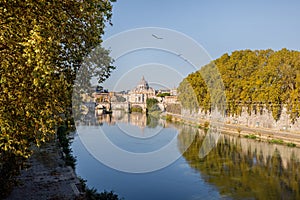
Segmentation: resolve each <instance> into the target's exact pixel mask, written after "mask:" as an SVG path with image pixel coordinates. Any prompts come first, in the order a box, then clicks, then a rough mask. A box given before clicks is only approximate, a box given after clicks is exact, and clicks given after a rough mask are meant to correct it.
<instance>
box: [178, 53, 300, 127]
mask: <svg viewBox="0 0 300 200" xmlns="http://www.w3.org/2000/svg"><path fill="white" fill-rule="evenodd" d="M213 66H216V68H217V69H218V70H217V71H218V72H219V73H214V71H215V69H214V67H213ZM219 74H220V76H219ZM218 79H220V80H222V81H223V84H224V85H222V84H221V82H220V81H219V82H218V81H217V80H218ZM222 91H225V94H226V105H224V106H226V114H227V115H239V114H241V111H242V108H247V110H248V112H249V114H251V112H255V113H262V111H263V108H267V109H268V110H269V111H271V112H272V115H273V117H274V119H275V120H278V119H279V118H280V115H281V111H282V108H283V106H285V107H286V108H287V110H288V112H289V114H290V118H291V121H292V122H294V121H295V120H296V119H297V118H298V117H299V114H300V113H299V112H300V52H298V51H291V50H287V49H282V50H280V51H273V50H271V49H268V50H255V51H251V50H241V51H234V52H232V54H231V55H228V54H227V53H226V54H224V55H223V56H221V57H220V58H218V59H216V60H214V61H213V62H212V63H210V64H208V65H206V66H203V67H202V68H201V69H200V70H199V71H197V72H195V73H192V74H190V75H188V76H187V77H186V78H185V79H184V80H183V81H182V82H181V83H180V85H179V87H178V94H179V96H178V99H179V100H180V101H181V104H182V106H183V107H184V108H189V109H199V108H200V109H202V110H204V111H206V112H207V111H210V110H211V105H214V104H215V105H218V106H221V107H222V106H223V105H222V104H223V102H225V99H224V96H223V94H222Z"/></svg>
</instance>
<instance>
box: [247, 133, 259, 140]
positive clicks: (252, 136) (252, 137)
mask: <svg viewBox="0 0 300 200" xmlns="http://www.w3.org/2000/svg"><path fill="white" fill-rule="evenodd" d="M245 138H249V139H256V138H257V136H256V135H254V134H249V135H245Z"/></svg>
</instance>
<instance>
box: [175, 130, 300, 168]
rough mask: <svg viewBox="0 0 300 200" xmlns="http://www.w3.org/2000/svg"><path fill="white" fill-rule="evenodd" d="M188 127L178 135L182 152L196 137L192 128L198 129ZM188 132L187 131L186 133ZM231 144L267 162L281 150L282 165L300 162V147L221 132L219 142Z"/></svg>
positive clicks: (202, 136) (202, 132)
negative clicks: (292, 161) (291, 161)
mask: <svg viewBox="0 0 300 200" xmlns="http://www.w3.org/2000/svg"><path fill="white" fill-rule="evenodd" d="M184 128H185V129H186V128H187V127H183V128H182V129H181V130H180V133H181V134H180V135H179V136H178V137H179V138H180V139H179V142H178V148H179V150H180V151H181V152H183V151H182V150H183V149H185V148H187V147H186V145H189V144H191V141H190V140H191V139H194V137H191V135H190V134H189V133H195V131H192V130H191V129H194V130H197V129H196V128H193V127H190V128H188V129H186V130H184ZM185 132H187V133H185ZM197 134H198V135H199V136H200V138H204V137H205V136H206V133H205V131H204V130H202V129H198V132H197ZM201 142H202V141H201ZM228 142H229V145H231V146H234V145H236V146H238V147H239V148H241V151H242V152H243V154H245V155H247V154H249V152H250V153H251V155H257V156H262V157H263V161H264V163H265V164H266V162H267V159H268V158H271V157H272V156H274V154H275V152H276V151H277V152H279V153H280V156H281V159H282V165H283V167H284V168H286V167H287V163H288V162H289V161H290V160H291V159H294V160H296V161H298V162H300V149H299V148H291V147H288V146H284V145H277V144H269V143H267V142H259V141H255V140H252V139H247V138H239V137H236V136H231V135H223V134H221V135H220V137H219V140H218V143H223V144H224V143H228Z"/></svg>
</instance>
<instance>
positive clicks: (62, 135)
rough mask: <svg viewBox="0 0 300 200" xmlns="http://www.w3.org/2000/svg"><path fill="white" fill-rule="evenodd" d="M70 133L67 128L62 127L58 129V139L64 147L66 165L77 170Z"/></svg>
mask: <svg viewBox="0 0 300 200" xmlns="http://www.w3.org/2000/svg"><path fill="white" fill-rule="evenodd" d="M68 134H69V131H68V130H67V127H66V126H60V127H59V128H58V129H57V139H58V141H59V145H60V146H61V147H62V150H63V153H64V154H65V156H66V157H65V159H64V160H65V163H66V165H68V166H71V167H72V168H73V169H75V165H76V159H75V158H74V157H73V155H72V150H71V148H70V139H69V138H68Z"/></svg>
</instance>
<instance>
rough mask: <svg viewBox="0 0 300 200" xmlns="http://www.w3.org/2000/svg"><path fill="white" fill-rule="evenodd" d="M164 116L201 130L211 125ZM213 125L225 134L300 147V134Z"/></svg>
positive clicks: (174, 116) (257, 128) (231, 125)
mask: <svg viewBox="0 0 300 200" xmlns="http://www.w3.org/2000/svg"><path fill="white" fill-rule="evenodd" d="M162 116H164V117H165V118H166V119H167V120H169V121H172V122H176V123H184V124H189V125H192V126H196V127H201V128H206V127H207V126H208V125H209V124H210V122H209V121H208V120H205V119H196V118H193V117H189V116H182V115H179V114H173V113H163V115H162ZM213 124H214V125H219V128H220V131H221V132H223V133H225V134H230V135H236V136H239V137H247V138H251V139H255V140H259V141H266V142H269V143H276V144H282V145H288V146H291V147H300V132H292V131H278V130H272V129H267V128H262V127H247V126H243V125H239V124H226V123H221V122H213Z"/></svg>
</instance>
